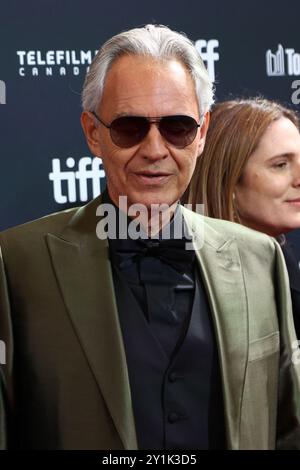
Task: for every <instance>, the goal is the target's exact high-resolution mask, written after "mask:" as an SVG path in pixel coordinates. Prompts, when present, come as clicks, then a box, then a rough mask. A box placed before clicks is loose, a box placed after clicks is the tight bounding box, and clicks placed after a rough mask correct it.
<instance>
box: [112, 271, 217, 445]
mask: <svg viewBox="0 0 300 470" xmlns="http://www.w3.org/2000/svg"><path fill="white" fill-rule="evenodd" d="M113 273H114V285H115V292H116V298H117V306H118V311H119V317H120V323H121V329H122V334H123V339H124V346H125V351H126V360H127V366H128V372H129V380H130V388H131V395H132V402H133V410H134V418H135V425H136V432H137V440H138V446H139V449H211V448H214V449H216V448H219V449H220V448H224V447H225V438H224V416H223V415H224V411H223V400H222V387H221V381H220V372H219V361H218V357H217V348H216V343H215V338H214V333H213V328H212V324H211V320H210V317H211V315H210V309H209V306H208V303H207V299H206V294H205V291H204V288H203V286H202V281H201V278H200V276H199V274H198V273H197V274H196V275H195V279H196V287H195V297H194V303H193V308H192V312H191V317H190V323H189V327H188V329H187V333H186V336H185V337H184V338H182V341H181V344H180V345H179V346H178V347H177V350H176V351H174V354H173V355H172V357H171V359H170V358H168V357H167V355H166V353H165V352H164V350H163V348H162V347H161V345H160V344H159V342H158V341H157V339H156V338H155V337H154V335H153V333H152V332H151V330H150V328H149V325H148V323H147V321H146V319H145V316H144V314H143V312H142V311H141V307H140V306H139V304H138V302H137V301H136V299H135V297H134V296H133V294H132V292H131V290H130V288H129V287H128V284H127V283H126V281H125V279H124V277H123V275H122V274H121V272H120V271H119V270H118V269H116V268H114V269H113Z"/></svg>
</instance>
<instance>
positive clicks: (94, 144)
mask: <svg viewBox="0 0 300 470" xmlns="http://www.w3.org/2000/svg"><path fill="white" fill-rule="evenodd" d="M80 121H81V125H82V129H83V132H84V134H85V138H86V141H87V144H88V146H89V149H90V151H91V152H92V154H93V155H95V156H96V157H100V156H101V145H100V139H99V125H98V123H96V120H95V118H94V116H93V115H92V113H90V112H89V111H83V113H82V114H81V118H80Z"/></svg>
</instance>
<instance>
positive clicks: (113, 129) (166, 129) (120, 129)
mask: <svg viewBox="0 0 300 470" xmlns="http://www.w3.org/2000/svg"><path fill="white" fill-rule="evenodd" d="M157 121H158V123H159V124H158V128H159V131H160V133H161V135H162V136H163V138H164V139H165V140H166V141H167V142H169V143H170V144H171V145H174V147H177V148H184V147H186V146H187V145H190V144H191V143H192V142H193V140H194V139H195V137H196V134H197V130H198V127H199V126H198V124H197V122H196V121H195V119H194V118H192V117H190V116H181V115H178V116H165V117H162V118H161V119H157ZM150 125H151V120H148V119H147V118H145V117H142V116H123V117H119V118H117V119H115V120H114V121H113V122H112V123H111V125H110V135H111V138H112V141H113V142H114V143H115V144H116V145H117V146H118V147H122V148H130V147H133V146H134V145H137V144H139V143H140V142H142V140H143V139H144V138H145V137H146V135H147V133H148V132H149V129H150Z"/></svg>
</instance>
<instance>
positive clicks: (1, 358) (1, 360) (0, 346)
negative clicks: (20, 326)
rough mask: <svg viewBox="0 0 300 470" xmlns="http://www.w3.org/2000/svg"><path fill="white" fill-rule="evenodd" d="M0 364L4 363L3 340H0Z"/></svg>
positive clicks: (4, 348)
mask: <svg viewBox="0 0 300 470" xmlns="http://www.w3.org/2000/svg"><path fill="white" fill-rule="evenodd" d="M0 364H2V365H3V364H6V347H5V343H4V341H0Z"/></svg>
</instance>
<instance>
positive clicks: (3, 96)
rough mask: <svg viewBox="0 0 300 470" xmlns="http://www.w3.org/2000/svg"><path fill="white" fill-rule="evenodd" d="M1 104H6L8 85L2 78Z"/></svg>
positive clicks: (0, 83) (0, 88)
mask: <svg viewBox="0 0 300 470" xmlns="http://www.w3.org/2000/svg"><path fill="white" fill-rule="evenodd" d="M0 104H6V85H5V82H4V81H3V80H0Z"/></svg>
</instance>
